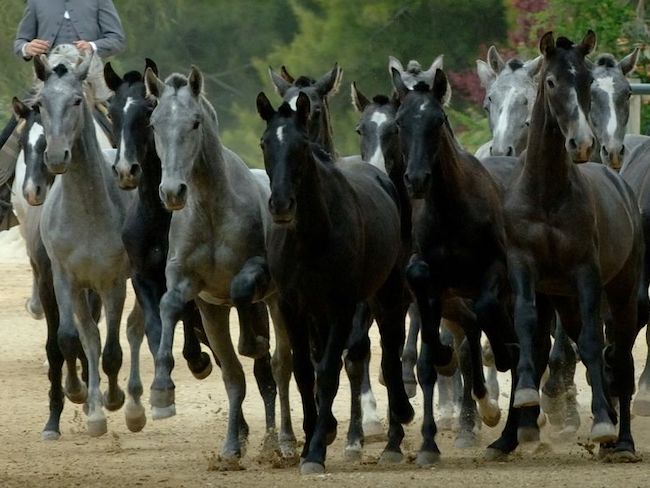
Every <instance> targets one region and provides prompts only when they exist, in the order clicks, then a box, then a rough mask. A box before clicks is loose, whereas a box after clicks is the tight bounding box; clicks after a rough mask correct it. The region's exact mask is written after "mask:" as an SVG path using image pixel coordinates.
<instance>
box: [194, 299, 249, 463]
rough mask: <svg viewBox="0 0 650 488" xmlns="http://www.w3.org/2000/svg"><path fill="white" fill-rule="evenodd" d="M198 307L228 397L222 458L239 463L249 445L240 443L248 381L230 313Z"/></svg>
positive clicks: (202, 304) (209, 306) (204, 305)
mask: <svg viewBox="0 0 650 488" xmlns="http://www.w3.org/2000/svg"><path fill="white" fill-rule="evenodd" d="M196 303H197V305H198V307H199V310H200V311H201V316H202V317H203V324H204V326H205V333H206V335H207V336H208V341H209V342H210V347H211V348H212V350H213V351H214V353H215V354H216V356H217V357H218V358H219V361H220V363H221V376H222V378H223V382H224V385H225V388H226V392H227V394H228V428H227V432H226V440H225V442H224V445H223V447H222V448H221V456H222V457H223V458H224V459H225V460H236V459H239V458H240V457H241V448H242V442H245V441H246V439H245V438H244V439H240V430H241V427H242V425H244V422H243V419H242V410H241V407H242V403H243V401H244V397H245V396H246V378H245V376H244V370H243V368H242V365H241V363H240V362H239V359H238V358H237V354H236V353H235V348H234V347H233V344H232V339H231V337H230V323H229V314H230V309H229V308H228V307H223V306H219V305H212V304H209V303H206V302H204V301H203V300H200V299H197V302H196Z"/></svg>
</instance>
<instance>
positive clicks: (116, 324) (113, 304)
mask: <svg viewBox="0 0 650 488" xmlns="http://www.w3.org/2000/svg"><path fill="white" fill-rule="evenodd" d="M101 298H102V302H103V303H104V309H105V310H106V343H105V344H104V352H103V354H102V368H103V370H104V373H106V375H107V376H108V390H107V391H106V393H105V394H104V406H105V407H106V408H107V409H108V410H110V411H114V410H119V409H120V408H122V405H124V398H125V396H124V392H123V391H122V389H121V388H120V386H119V384H118V374H119V372H120V368H121V367H122V347H121V346H120V323H121V321H122V312H123V310H124V300H125V298H126V282H125V281H124V280H123V279H118V281H117V282H116V283H115V284H114V286H113V287H112V288H111V289H108V290H105V291H102V292H101ZM138 313H141V312H138ZM140 319H141V317H140ZM136 368H137V365H136ZM137 373H138V376H139V371H138V372H137Z"/></svg>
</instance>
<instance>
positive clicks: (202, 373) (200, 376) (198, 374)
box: [190, 352, 212, 380]
mask: <svg viewBox="0 0 650 488" xmlns="http://www.w3.org/2000/svg"><path fill="white" fill-rule="evenodd" d="M203 354H205V356H206V358H207V361H206V362H205V366H204V367H203V368H202V369H201V370H199V371H195V370H193V369H192V368H191V367H190V371H191V372H192V375H193V376H194V377H195V378H196V379H197V380H204V379H206V378H207V377H208V376H210V373H212V361H210V356H208V355H207V354H206V353H204V352H202V353H201V358H202V359H203Z"/></svg>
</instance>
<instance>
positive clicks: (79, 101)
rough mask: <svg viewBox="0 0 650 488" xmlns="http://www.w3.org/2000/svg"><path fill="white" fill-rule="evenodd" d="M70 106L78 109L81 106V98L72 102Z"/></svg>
mask: <svg viewBox="0 0 650 488" xmlns="http://www.w3.org/2000/svg"><path fill="white" fill-rule="evenodd" d="M72 104H73V105H74V106H75V107H78V106H79V105H81V97H79V98H75V100H74V102H72Z"/></svg>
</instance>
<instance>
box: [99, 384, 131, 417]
mask: <svg viewBox="0 0 650 488" xmlns="http://www.w3.org/2000/svg"><path fill="white" fill-rule="evenodd" d="M115 395H116V397H115V398H111V395H110V390H107V391H105V392H104V395H103V397H102V401H103V403H104V407H106V410H108V411H109V412H116V411H117V410H119V409H120V408H122V405H124V400H125V399H126V396H125V395H124V391H122V389H121V388H118V389H117V391H116V393H115Z"/></svg>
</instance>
